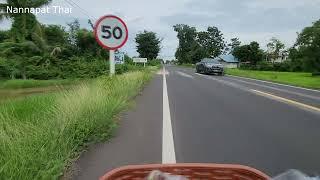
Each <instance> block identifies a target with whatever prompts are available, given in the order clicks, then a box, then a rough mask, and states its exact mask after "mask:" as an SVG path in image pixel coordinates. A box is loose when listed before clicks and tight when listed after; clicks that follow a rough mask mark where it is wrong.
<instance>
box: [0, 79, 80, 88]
mask: <svg viewBox="0 0 320 180" xmlns="http://www.w3.org/2000/svg"><path fill="white" fill-rule="evenodd" d="M76 82H80V80H79V79H59V80H33V79H28V80H22V79H15V80H0V89H22V88H34V87H47V86H56V85H69V84H75V83H76Z"/></svg>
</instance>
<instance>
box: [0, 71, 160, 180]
mask: <svg viewBox="0 0 320 180" xmlns="http://www.w3.org/2000/svg"><path fill="white" fill-rule="evenodd" d="M154 70H155V69H154ZM151 77H152V73H151V71H147V70H146V71H139V72H130V73H126V74H123V75H119V76H114V77H101V78H98V79H96V80H94V81H90V82H85V83H82V84H80V85H77V86H76V87H73V88H72V89H69V90H66V91H63V92H59V93H51V94H43V95H37V96H29V97H26V98H23V99H16V100H12V101H8V102H5V103H2V104H0V179H20V180H24V179H26V180H28V179H59V177H61V175H62V173H63V172H64V170H65V168H66V167H67V166H68V165H70V162H71V160H72V158H75V157H77V155H78V154H79V152H80V151H81V150H83V148H84V146H85V145H86V144H88V142H93V141H97V140H101V139H108V138H109V137H111V136H112V132H113V130H114V129H115V127H116V126H117V123H116V122H115V120H114V116H115V115H116V114H118V113H119V112H120V111H121V110H123V109H124V108H126V107H128V104H129V102H130V99H131V98H132V97H134V96H135V95H137V93H138V92H139V90H140V89H141V88H142V87H143V85H144V84H145V83H146V82H147V81H148V80H150V78H151Z"/></svg>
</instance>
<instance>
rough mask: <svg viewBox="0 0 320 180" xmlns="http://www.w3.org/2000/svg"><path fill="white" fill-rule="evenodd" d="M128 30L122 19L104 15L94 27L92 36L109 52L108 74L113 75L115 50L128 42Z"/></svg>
mask: <svg viewBox="0 0 320 180" xmlns="http://www.w3.org/2000/svg"><path fill="white" fill-rule="evenodd" d="M128 34H129V33H128V28H127V25H126V24H125V23H124V21H123V20H122V19H120V18H119V17H117V16H114V15H106V16H103V17H101V18H99V19H98V21H97V22H96V24H95V26H94V36H95V38H96V41H97V42H98V44H99V45H100V46H101V47H103V48H104V49H107V50H109V66H110V68H109V74H110V76H112V75H114V74H115V50H117V49H119V48H121V47H122V46H123V45H124V44H125V43H126V42H127V40H128Z"/></svg>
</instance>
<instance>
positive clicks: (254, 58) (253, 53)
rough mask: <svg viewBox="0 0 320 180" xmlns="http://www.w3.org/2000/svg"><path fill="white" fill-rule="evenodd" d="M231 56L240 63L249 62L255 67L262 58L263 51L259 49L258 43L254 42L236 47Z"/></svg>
mask: <svg viewBox="0 0 320 180" xmlns="http://www.w3.org/2000/svg"><path fill="white" fill-rule="evenodd" d="M233 54H234V56H235V57H236V58H238V59H239V60H240V61H241V62H250V63H251V64H253V65H256V64H257V62H258V61H261V60H262V58H263V51H262V50H261V49H260V46H259V43H257V42H255V41H253V42H251V43H250V44H248V45H242V46H238V47H236V48H235V49H234V52H233Z"/></svg>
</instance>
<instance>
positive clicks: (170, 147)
mask: <svg viewBox="0 0 320 180" xmlns="http://www.w3.org/2000/svg"><path fill="white" fill-rule="evenodd" d="M166 74H167V73H166V70H165V67H163V125H162V163H163V164H171V163H172V164H174V163H176V153H175V150H174V142H173V133H172V123H171V115H170V106H169V98H168V89H167V79H166Z"/></svg>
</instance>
